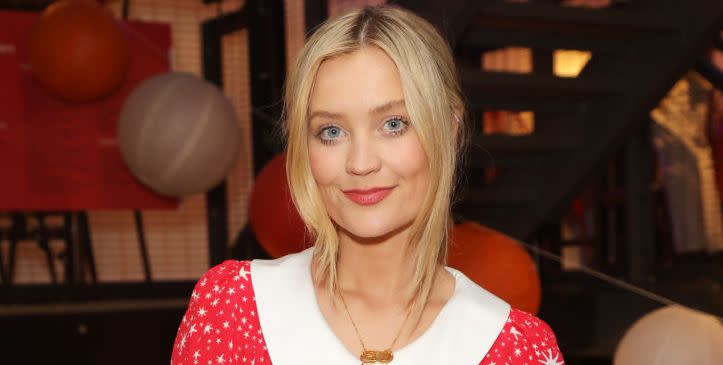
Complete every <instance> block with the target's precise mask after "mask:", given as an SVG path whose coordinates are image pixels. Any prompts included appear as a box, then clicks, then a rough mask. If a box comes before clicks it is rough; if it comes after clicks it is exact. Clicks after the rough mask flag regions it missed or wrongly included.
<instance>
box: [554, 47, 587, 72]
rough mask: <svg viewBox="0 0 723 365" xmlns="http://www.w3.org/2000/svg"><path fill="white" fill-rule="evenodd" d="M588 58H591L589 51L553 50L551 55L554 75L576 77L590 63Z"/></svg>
mask: <svg viewBox="0 0 723 365" xmlns="http://www.w3.org/2000/svg"><path fill="white" fill-rule="evenodd" d="M590 57H592V53H591V52H589V51H576V50H567V49H558V50H555V52H554V53H553V70H554V73H555V75H556V76H559V77H577V75H579V74H580V71H582V69H583V68H584V67H585V65H586V64H587V62H588V61H590Z"/></svg>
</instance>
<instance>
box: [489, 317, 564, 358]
mask: <svg viewBox="0 0 723 365" xmlns="http://www.w3.org/2000/svg"><path fill="white" fill-rule="evenodd" d="M564 363H565V361H564V360H563V359H562V354H561V353H560V349H559V348H558V347H557V339H556V338H555V334H554V333H553V332H552V329H550V326H548V325H547V323H545V322H543V321H542V320H540V319H539V318H537V317H535V316H533V315H531V314H529V313H526V312H523V311H520V310H517V309H513V310H512V311H511V312H510V316H509V318H508V319H507V323H505V327H504V328H503V329H502V332H500V335H499V336H498V337H497V340H495V343H494V344H493V345H492V348H490V350H489V352H487V355H485V357H484V359H482V362H480V365H505V364H506V365H564Z"/></svg>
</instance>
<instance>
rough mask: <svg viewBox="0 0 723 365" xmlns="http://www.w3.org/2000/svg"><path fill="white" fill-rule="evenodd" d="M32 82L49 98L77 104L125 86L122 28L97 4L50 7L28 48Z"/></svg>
mask: <svg viewBox="0 0 723 365" xmlns="http://www.w3.org/2000/svg"><path fill="white" fill-rule="evenodd" d="M28 59H29V62H30V65H31V67H32V72H33V76H34V77H35V79H36V80H37V82H38V83H39V84H40V85H41V86H42V87H43V88H44V89H46V90H47V91H48V92H49V93H51V94H53V95H55V96H57V97H59V98H61V99H64V100H66V101H73V102H88V101H93V100H96V99H99V98H102V97H104V96H107V95H108V94H110V93H111V92H113V91H115V89H117V88H118V87H119V86H120V85H121V83H122V82H123V80H124V78H125V75H126V72H127V70H128V64H129V61H130V55H129V51H128V45H127V43H126V39H125V36H124V35H123V31H122V29H121V27H120V23H119V22H118V21H116V20H115V19H114V18H113V14H111V13H110V11H109V10H108V9H106V8H104V7H102V6H100V5H98V3H97V2H95V1H90V0H61V1H58V2H55V3H53V4H51V5H49V6H48V7H47V8H46V9H45V11H44V12H43V14H42V15H40V17H39V18H38V20H37V22H36V23H35V25H34V26H33V28H32V30H31V32H30V37H29V43H28Z"/></svg>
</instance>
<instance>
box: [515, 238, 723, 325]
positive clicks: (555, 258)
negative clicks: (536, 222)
mask: <svg viewBox="0 0 723 365" xmlns="http://www.w3.org/2000/svg"><path fill="white" fill-rule="evenodd" d="M515 241H516V242H517V243H519V244H520V245H522V246H524V247H527V248H528V249H529V250H531V251H533V252H534V253H535V254H537V255H540V256H543V257H546V258H548V259H551V260H553V261H556V262H558V263H560V264H562V257H560V256H558V255H555V254H554V253H552V252H549V251H547V250H545V249H542V248H539V247H536V246H533V245H530V244H528V243H525V242H522V241H519V240H515ZM576 269H579V270H580V271H582V272H584V273H585V274H588V275H590V276H594V277H596V278H598V279H600V280H602V281H605V282H607V283H609V284H612V285H613V286H616V287H619V288H622V289H624V290H628V291H630V292H632V293H634V294H638V295H640V296H643V297H645V298H648V299H650V300H652V301H654V302H657V303H660V304H665V305H677V306H680V307H684V308H687V309H690V310H693V311H695V312H699V313H702V314H706V315H709V316H712V317H714V318H717V319H718V321H720V322H721V324H723V317H721V316H718V315H715V314H712V313H708V312H706V311H703V310H700V309H696V308H691V307H689V306H686V305H683V304H681V303H678V302H676V301H674V300H672V299H670V298H666V297H664V296H662V295H659V294H655V293H653V292H651V291H649V290H645V289H643V288H641V287H638V286H635V285H633V284H630V283H628V282H626V281H623V280H620V279H616V278H614V277H612V276H610V275H608V274H605V273H603V272H600V271H597V270H595V269H592V268H589V267H587V266H585V265H582V264H580V265H579V266H577V267H576Z"/></svg>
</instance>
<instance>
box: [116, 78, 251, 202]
mask: <svg viewBox="0 0 723 365" xmlns="http://www.w3.org/2000/svg"><path fill="white" fill-rule="evenodd" d="M240 133H241V130H240V128H239V125H238V119H237V116H236V112H235V110H234V107H233V105H232V104H231V102H230V101H229V100H228V98H226V96H225V95H224V94H223V93H222V92H221V91H220V90H219V89H218V88H217V87H216V86H214V85H213V84H211V83H209V82H207V81H205V80H202V79H200V78H198V77H196V76H193V75H191V74H186V73H179V72H169V73H164V74H160V75H158V76H155V77H152V78H150V79H148V80H146V81H144V82H143V83H141V84H140V85H139V86H138V87H137V88H136V89H135V90H134V91H133V92H132V93H131V94H130V96H129V97H128V99H127V100H126V102H125V104H124V105H123V110H122V112H121V116H120V120H119V123H118V143H119V146H120V151H121V155H122V156H123V160H124V161H125V163H126V165H127V166H128V168H129V169H130V170H131V172H133V174H134V175H135V176H136V178H138V179H139V180H140V181H141V182H142V183H143V184H144V185H146V186H148V187H150V188H151V189H153V190H154V191H156V192H158V193H159V194H162V195H166V196H172V197H183V196H186V195H190V194H197V193H202V192H205V191H208V190H209V189H211V188H213V187H214V186H216V185H218V184H219V183H220V182H222V181H223V180H224V178H225V177H226V175H227V174H228V172H229V170H230V169H231V168H232V167H233V165H234V163H235V162H236V159H237V158H238V153H239V144H240V141H241V136H240Z"/></svg>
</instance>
